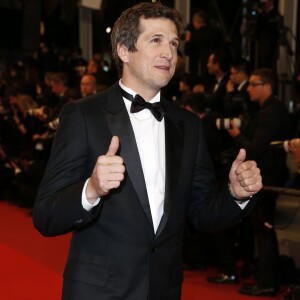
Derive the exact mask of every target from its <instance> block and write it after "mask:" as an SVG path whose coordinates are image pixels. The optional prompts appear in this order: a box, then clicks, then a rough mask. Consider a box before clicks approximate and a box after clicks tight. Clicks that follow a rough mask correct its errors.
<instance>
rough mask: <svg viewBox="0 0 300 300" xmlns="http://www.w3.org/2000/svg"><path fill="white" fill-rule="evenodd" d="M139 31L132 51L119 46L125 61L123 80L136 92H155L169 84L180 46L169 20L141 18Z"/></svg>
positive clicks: (121, 56)
mask: <svg viewBox="0 0 300 300" xmlns="http://www.w3.org/2000/svg"><path fill="white" fill-rule="evenodd" d="M140 26H141V28H142V32H141V34H140V35H139V37H138V39H137V42H136V49H137V51H135V52H129V51H128V50H127V48H126V47H125V46H120V48H119V51H118V52H119V56H120V58H121V59H122V61H123V62H124V66H123V80H124V84H127V85H129V86H130V87H131V88H132V89H134V90H136V91H141V90H142V89H146V90H152V91H158V90H160V89H161V88H162V87H164V86H165V85H167V84H168V82H169V80H170V79H171V78H172V76H173V75H174V72H175V67H176V61H177V48H178V43H179V38H178V33H177V29H176V26H175V24H174V23H173V22H172V21H170V20H168V19H147V20H146V19H143V18H142V19H141V20H140Z"/></svg>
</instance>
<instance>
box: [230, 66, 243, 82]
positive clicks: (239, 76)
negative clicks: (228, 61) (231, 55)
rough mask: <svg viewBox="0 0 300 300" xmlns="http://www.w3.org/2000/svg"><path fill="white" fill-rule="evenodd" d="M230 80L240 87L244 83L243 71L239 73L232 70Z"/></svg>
mask: <svg viewBox="0 0 300 300" xmlns="http://www.w3.org/2000/svg"><path fill="white" fill-rule="evenodd" d="M230 80H231V82H232V83H233V84H234V85H239V84H241V83H242V82H243V81H244V76H243V72H242V71H238V70H237V69H235V68H232V67H231V68H230Z"/></svg>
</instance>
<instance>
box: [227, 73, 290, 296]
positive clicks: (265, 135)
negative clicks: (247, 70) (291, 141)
mask: <svg viewBox="0 0 300 300" xmlns="http://www.w3.org/2000/svg"><path fill="white" fill-rule="evenodd" d="M275 83H276V77H275V74H274V73H273V72H272V70H271V69H257V70H255V71H254V72H253V73H252V75H251V76H250V79H249V84H248V89H247V90H248V92H249V96H250V100H251V101H255V102H257V103H258V104H259V106H260V110H259V111H258V113H257V114H256V116H255V117H254V119H253V121H252V122H251V124H250V128H249V131H248V133H247V135H246V134H243V133H241V131H240V130H239V128H238V127H236V126H235V125H234V123H233V122H232V124H231V125H232V129H228V130H227V131H228V133H229V134H230V136H231V137H232V138H233V141H234V143H235V145H236V147H243V148H245V149H246V151H247V156H248V157H247V158H248V159H255V160H256V162H257V165H258V167H259V168H260V170H261V172H262V177H263V180H264V182H263V183H264V185H270V186H282V185H284V183H285V181H286V179H287V177H286V176H287V172H285V170H287V168H286V152H285V151H284V150H283V149H278V148H274V147H271V145H270V143H271V141H274V140H286V139H288V138H289V134H290V128H289V127H290V126H289V114H288V111H287V108H286V106H285V105H284V103H283V102H281V101H280V100H279V99H277V97H276V96H275V95H274V92H275ZM276 196H277V195H274V194H273V193H271V192H268V191H265V190H263V191H262V192H261V193H260V195H259V197H258V201H257V205H256V207H255V208H254V210H253V211H252V212H251V214H250V220H251V223H252V227H253V231H254V233H255V236H256V239H257V251H258V256H259V259H258V270H257V277H256V284H255V285H244V286H242V287H241V289H240V290H239V291H240V293H242V294H248V295H254V296H274V295H276V293H277V291H278V288H279V283H280V273H279V271H280V270H279V253H278V244H277V238H276V233H275V230H274V227H273V224H274V214H275V206H276Z"/></svg>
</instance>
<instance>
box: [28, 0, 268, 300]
mask: <svg viewBox="0 0 300 300" xmlns="http://www.w3.org/2000/svg"><path fill="white" fill-rule="evenodd" d="M179 32H180V15H179V14H178V12H177V11H176V10H174V9H171V8H168V7H165V6H163V5H161V4H158V3H156V4H153V3H140V4H137V5H136V6H133V7H131V8H129V9H127V10H126V11H125V12H123V13H122V15H121V16H120V18H119V19H118V20H117V21H116V23H115V25H114V28H113V31H112V36H111V39H112V49H113V56H114V59H115V61H116V63H117V66H118V68H119V74H121V77H122V78H121V79H120V81H119V82H118V83H116V84H115V85H113V86H112V87H111V88H110V89H108V90H106V91H103V92H102V93H99V94H96V95H93V96H90V97H88V98H85V99H82V100H79V101H74V102H71V103H68V104H66V105H65V106H64V108H63V109H62V111H61V114H60V123H59V128H58V130H57V133H56V136H55V141H54V143H53V147H52V152H51V157H50V159H49V161H48V166H47V170H46V172H45V175H44V178H43V180H42V183H41V186H40V189H39V193H38V196H37V199H36V202H35V207H34V210H33V220H34V225H35V226H36V228H37V229H38V230H39V231H40V232H41V233H42V234H43V235H45V236H55V235H59V234H64V233H67V232H71V231H72V232H73V236H72V241H71V246H70V250H69V256H68V260H67V264H66V268H65V272H64V285H63V295H62V299H72V300H77V299H78V300H79V299H80V300H82V299H89V300H96V299H101V300H112V299H120V300H121V299H122V300H142V299H145V300H146V299H148V300H160V299H161V300H162V299H163V300H179V299H180V295H181V284H182V279H183V272H182V259H181V256H182V238H183V232H184V224H185V220H186V214H187V213H188V214H189V217H190V218H191V220H193V222H194V224H195V225H196V226H197V228H201V229H204V230H217V229H218V228H223V227H227V226H230V225H232V224H233V223H235V222H238V221H239V220H240V219H241V218H242V217H243V216H244V215H246V214H247V213H248V212H249V210H250V209H251V207H252V206H253V205H254V202H255V201H253V199H251V200H250V198H251V196H252V195H254V194H255V193H257V192H258V191H259V190H260V189H261V187H262V181H261V176H260V171H259V169H258V168H257V166H256V163H255V162H254V161H245V156H246V153H245V151H244V150H241V151H240V153H239V155H238V156H237V158H236V160H235V161H234V162H233V165H232V169H231V171H230V174H229V188H228V187H225V188H224V189H223V190H222V191H220V192H217V191H216V189H215V179H214V175H213V171H212V165H211V163H210V160H209V155H208V153H207V151H206V146H205V137H204V132H203V129H202V125H201V121H200V120H199V118H198V117H197V116H196V115H194V114H192V113H190V112H188V111H186V110H184V109H182V108H179V107H178V106H177V105H176V104H174V103H172V102H171V101H167V100H165V99H163V98H160V89H161V88H162V87H163V86H165V85H166V84H167V83H168V81H169V80H170V79H171V77H172V75H173V74H174V71H175V65H176V59H177V47H178V43H179V35H178V33H179ZM139 95H140V96H139ZM141 97H143V98H144V99H146V101H144V100H143V99H141ZM143 106H144V107H146V109H143V110H141V108H143Z"/></svg>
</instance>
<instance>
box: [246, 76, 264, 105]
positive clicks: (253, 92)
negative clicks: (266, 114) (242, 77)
mask: <svg viewBox="0 0 300 300" xmlns="http://www.w3.org/2000/svg"><path fill="white" fill-rule="evenodd" d="M247 91H248V93H249V96H250V99H251V100H252V101H257V102H260V101H261V100H264V99H265V98H266V90H265V84H264V83H263V82H262V80H261V78H260V76H256V75H252V76H250V79H249V85H248V88H247Z"/></svg>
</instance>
